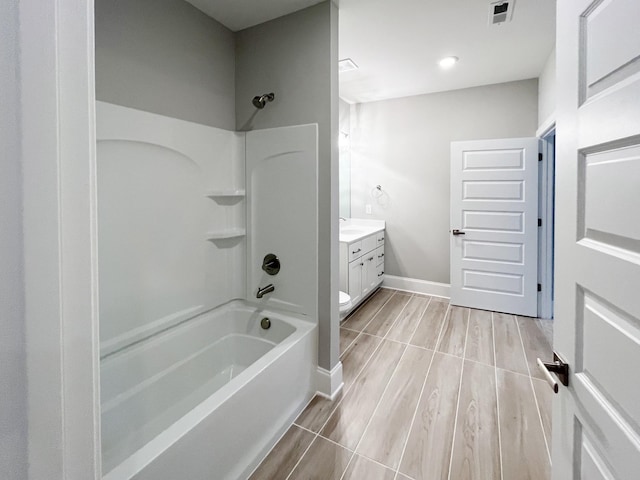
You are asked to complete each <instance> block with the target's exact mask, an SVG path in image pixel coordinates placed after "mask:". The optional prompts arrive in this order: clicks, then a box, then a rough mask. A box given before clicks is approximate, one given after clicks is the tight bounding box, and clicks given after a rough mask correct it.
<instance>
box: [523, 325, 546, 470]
mask: <svg viewBox="0 0 640 480" xmlns="http://www.w3.org/2000/svg"><path fill="white" fill-rule="evenodd" d="M514 317H515V320H516V327H517V328H518V336H519V337H520V345H521V346H522V353H523V354H524V363H525V364H526V365H527V372H529V383H530V384H531V393H532V394H533V401H534V402H535V404H536V411H537V412H538V419H539V420H540V427H541V428H542V436H543V437H544V445H545V447H546V448H547V456H548V457H549V465H551V450H550V448H549V443H548V442H547V435H546V434H545V430H544V422H543V421H542V412H541V411H540V405H539V404H538V397H537V396H536V388H535V387H534V386H533V376H532V375H531V369H530V368H529V361H528V359H527V351H526V349H525V348H524V340H523V338H522V332H521V331H520V323H519V322H518V317H517V316H514Z"/></svg>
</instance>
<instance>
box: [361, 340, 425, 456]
mask: <svg viewBox="0 0 640 480" xmlns="http://www.w3.org/2000/svg"><path fill="white" fill-rule="evenodd" d="M432 357H433V352H432V351H431V350H424V349H422V348H417V347H408V348H407V350H406V351H405V353H404V355H403V357H402V359H401V360H400V363H399V364H398V369H397V370H396V372H395V373H394V375H393V377H392V378H391V381H390V382H389V386H388V387H387V390H386V392H385V393H384V395H383V396H382V398H381V399H380V404H379V405H378V409H377V410H376V412H375V414H374V415H373V417H372V418H371V422H370V423H369V426H368V427H367V430H366V432H365V434H364V436H363V437H362V440H361V441H360V444H359V445H358V449H357V450H356V452H357V453H361V454H362V455H364V456H366V457H368V458H371V459H373V460H376V461H378V462H380V463H382V464H384V465H387V466H388V467H391V468H393V469H396V468H398V465H399V464H400V457H401V456H402V450H403V447H404V444H405V442H406V439H407V436H408V435H409V430H410V429H411V421H412V420H413V414H414V412H415V409H416V406H417V404H418V399H419V397H420V391H421V390H422V384H423V383H424V380H425V379H426V377H427V372H428V371H429V366H430V364H431V358H432Z"/></svg>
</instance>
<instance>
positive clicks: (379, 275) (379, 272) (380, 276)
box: [375, 263, 384, 284]
mask: <svg viewBox="0 0 640 480" xmlns="http://www.w3.org/2000/svg"><path fill="white" fill-rule="evenodd" d="M383 280H384V263H381V264H380V265H378V266H377V267H376V280H375V282H376V284H378V283H382V281H383Z"/></svg>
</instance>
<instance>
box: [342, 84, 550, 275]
mask: <svg viewBox="0 0 640 480" xmlns="http://www.w3.org/2000/svg"><path fill="white" fill-rule="evenodd" d="M537 83H538V82H537V80H535V79H533V80H523V81H518V82H510V83H503V84H498V85H489V86H484V87H476V88H469V89H464V90H455V91H450V92H443V93H435V94H429V95H418V96H413V97H405V98H399V99H393V100H386V101H380V102H372V103H365V104H358V105H356V106H355V108H352V113H351V165H352V170H351V216H352V217H354V218H375V219H381V220H385V221H386V222H387V235H386V241H385V272H386V273H388V274H390V275H397V276H401V277H408V278H415V279H420V280H427V281H433V282H441V283H449V235H450V234H449V203H450V202H449V180H450V143H451V142H452V141H454V140H476V139H487V138H508V137H526V136H535V132H536V126H537V120H538V116H537V113H538V112H537V110H538V109H537V105H538V95H537V91H538V84H537ZM378 184H379V185H381V186H382V189H383V192H382V195H381V196H380V197H379V198H376V197H375V195H376V192H374V193H372V191H373V189H374V188H375V186H376V185H378ZM367 204H370V205H371V206H372V215H367V214H366V213H365V207H366V205H367Z"/></svg>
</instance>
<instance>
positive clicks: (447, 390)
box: [400, 353, 462, 480]
mask: <svg viewBox="0 0 640 480" xmlns="http://www.w3.org/2000/svg"><path fill="white" fill-rule="evenodd" d="M461 374H462V359H459V358H455V357H451V356H449V355H444V354H442V353H436V354H435V356H434V357H433V363H432V365H431V369H430V370H429V376H428V377H427V382H426V383H425V386H424V392H423V394H422V398H421V399H420V404H419V405H418V410H417V412H416V418H415V421H414V423H413V427H412V428H411V433H410V434H409V439H408V441H407V446H406V449H405V452H404V456H403V457H402V464H401V465H400V471H401V472H402V473H406V474H407V475H410V476H411V477H413V478H415V479H417V480H423V479H424V480H447V479H448V477H449V461H450V459H451V447H452V443H453V434H454V425H455V419H456V406H457V402H458V390H459V387H460V375H461Z"/></svg>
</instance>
